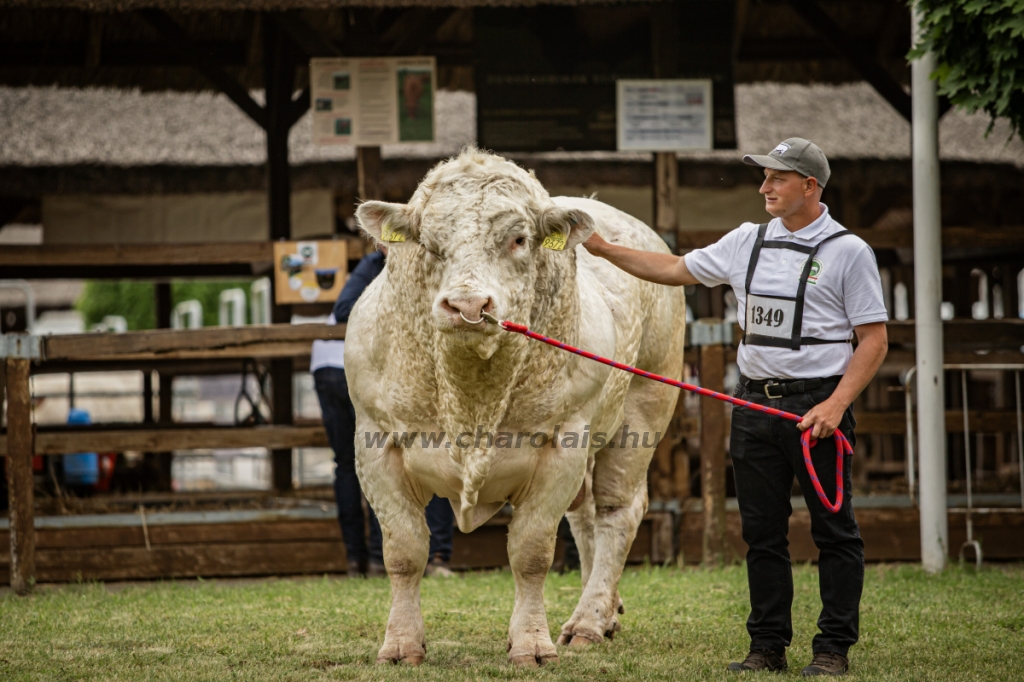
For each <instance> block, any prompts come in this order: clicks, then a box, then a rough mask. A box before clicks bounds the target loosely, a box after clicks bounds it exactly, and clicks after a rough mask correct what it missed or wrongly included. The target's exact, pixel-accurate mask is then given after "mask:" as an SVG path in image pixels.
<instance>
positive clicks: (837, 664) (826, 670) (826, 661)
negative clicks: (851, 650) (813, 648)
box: [800, 651, 850, 677]
mask: <svg viewBox="0 0 1024 682" xmlns="http://www.w3.org/2000/svg"><path fill="white" fill-rule="evenodd" d="M849 668H850V659H848V658H847V657H846V656H843V655H842V654H837V653H836V652H834V651H820V652H818V653H816V654H814V659H813V660H812V661H811V664H810V665H809V666H807V667H806V668H804V669H803V670H802V671H801V673H800V674H801V675H803V676H804V677H814V676H816V675H845V674H846V671H847V670H849Z"/></svg>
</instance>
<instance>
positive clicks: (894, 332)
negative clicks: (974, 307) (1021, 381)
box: [886, 319, 1024, 362]
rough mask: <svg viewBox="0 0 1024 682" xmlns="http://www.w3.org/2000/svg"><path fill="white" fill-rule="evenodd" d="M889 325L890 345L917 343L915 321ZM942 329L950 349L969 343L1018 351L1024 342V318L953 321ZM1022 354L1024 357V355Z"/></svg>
mask: <svg viewBox="0 0 1024 682" xmlns="http://www.w3.org/2000/svg"><path fill="white" fill-rule="evenodd" d="M886 328H887V329H888V332H889V344H890V345H906V344H912V343H914V321H913V320H907V321H906V322H898V321H891V322H888V323H887V324H886ZM942 331H943V338H944V341H943V343H944V344H945V346H946V347H947V348H949V347H951V346H952V347H956V346H965V345H966V346H977V347H978V348H979V349H980V350H996V349H1000V348H1002V349H1008V350H1017V349H1019V348H1020V347H1021V346H1022V345H1024V320H1014V319H1007V320H962V319H961V320H950V321H948V322H943V323H942ZM1020 357H1021V359H1024V355H1022V356H1020ZM982 361H983V360H980V359H979V362H982ZM1018 362H1020V360H1018Z"/></svg>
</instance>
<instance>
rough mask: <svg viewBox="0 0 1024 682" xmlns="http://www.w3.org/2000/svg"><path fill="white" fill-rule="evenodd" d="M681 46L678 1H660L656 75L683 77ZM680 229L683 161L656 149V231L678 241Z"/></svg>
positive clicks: (654, 41) (655, 25) (655, 21)
mask: <svg viewBox="0 0 1024 682" xmlns="http://www.w3.org/2000/svg"><path fill="white" fill-rule="evenodd" d="M679 45H680V39H679V8H678V3H676V2H660V3H657V4H656V5H654V6H653V7H652V10H651V64H652V66H653V69H654V77H655V78H678V77H679ZM678 230H679V161H678V160H677V159H676V154H675V152H655V154H654V231H655V232H657V233H658V234H660V235H661V236H662V238H665V240H666V241H667V242H668V243H669V244H678V243H679V241H678V236H677V234H676V233H677V232H678ZM673 250H674V251H675V250H678V249H677V248H673Z"/></svg>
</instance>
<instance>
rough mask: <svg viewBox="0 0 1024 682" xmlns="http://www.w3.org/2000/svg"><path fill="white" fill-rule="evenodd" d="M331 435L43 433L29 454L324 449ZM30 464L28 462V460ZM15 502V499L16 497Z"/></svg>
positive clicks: (200, 430) (175, 430)
mask: <svg viewBox="0 0 1024 682" xmlns="http://www.w3.org/2000/svg"><path fill="white" fill-rule="evenodd" d="M13 437H14V433H13V432H12V431H10V430H8V434H7V435H6V436H3V435H0V454H6V452H7V448H8V447H10V446H13V445H14V441H13ZM327 446H328V443H327V435H326V434H325V432H324V427H323V426H322V425H320V424H317V425H306V426H289V425H276V424H275V425H269V426H199V427H192V426H188V427H183V426H180V425H179V426H173V427H164V428H140V427H133V428H110V427H109V425H97V426H95V427H90V428H74V429H72V428H60V429H41V430H40V431H39V432H38V433H36V435H35V445H34V450H35V451H34V452H33V453H30V454H28V455H27V457H28V458H31V456H32V454H36V455H63V454H67V453H69V452H124V451H126V450H138V451H143V452H170V451H172V450H196V449H205V448H211V449H213V448H270V449H274V448H322V447H327ZM26 461H28V460H26ZM12 499H13V498H12Z"/></svg>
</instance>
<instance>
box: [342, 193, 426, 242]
mask: <svg viewBox="0 0 1024 682" xmlns="http://www.w3.org/2000/svg"><path fill="white" fill-rule="evenodd" d="M356 220H358V221H359V227H361V228H363V231H364V232H365V233H366V234H368V235H370V236H371V237H373V239H374V240H375V241H377V242H378V243H382V244H384V245H385V246H387V245H388V244H389V243H392V242H404V241H414V240H415V239H416V236H417V235H416V232H415V229H414V226H413V220H412V211H411V210H410V209H409V207H408V206H407V205H405V204H389V203H387V202H385V201H364V202H363V203H361V204H359V208H357V209H356Z"/></svg>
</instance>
